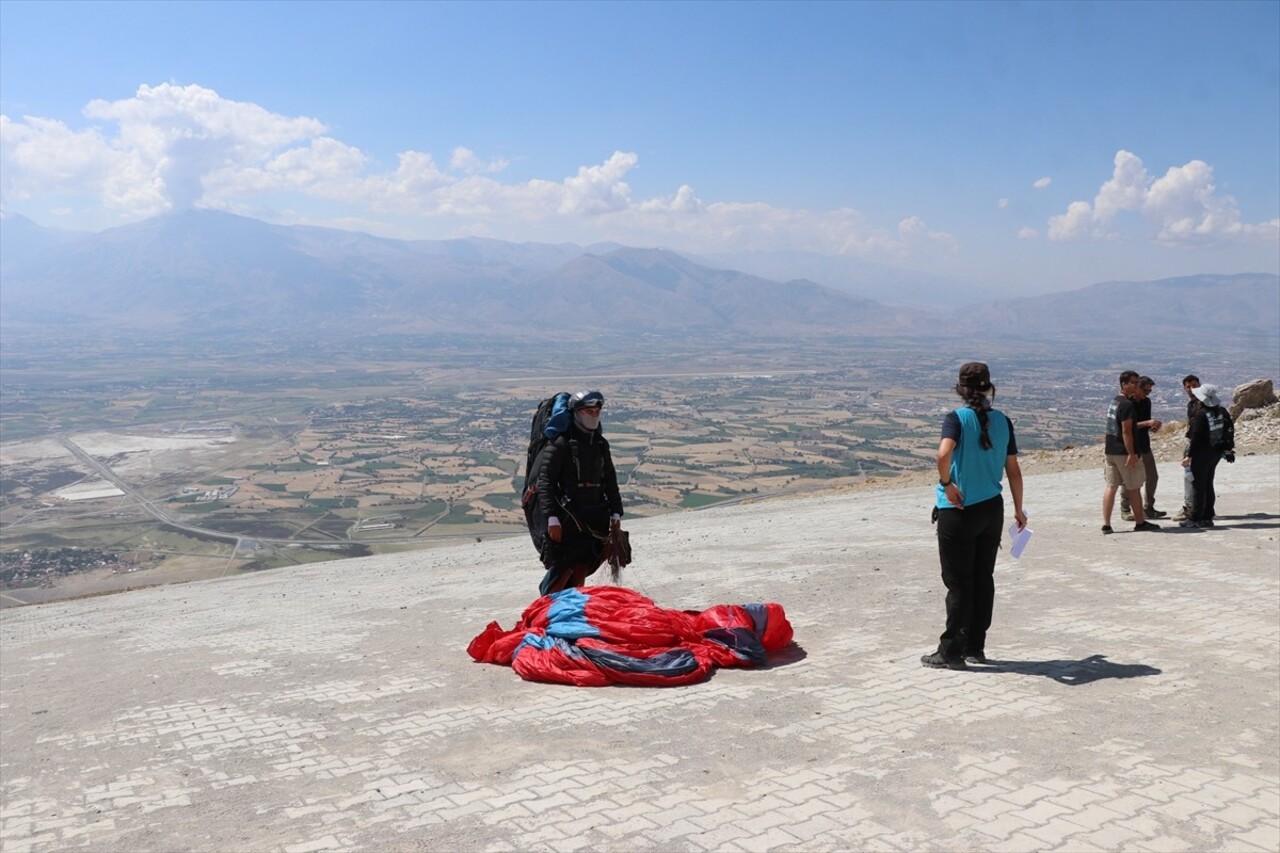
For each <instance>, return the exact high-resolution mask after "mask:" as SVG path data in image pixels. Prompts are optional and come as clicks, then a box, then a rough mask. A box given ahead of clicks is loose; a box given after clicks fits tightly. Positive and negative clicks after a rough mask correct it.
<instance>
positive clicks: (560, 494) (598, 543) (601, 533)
mask: <svg viewBox="0 0 1280 853" xmlns="http://www.w3.org/2000/svg"><path fill="white" fill-rule="evenodd" d="M603 405H604V395H603V394H601V393H600V392H599V391H579V392H578V393H576V394H574V395H573V396H572V397H571V398H570V400H569V409H570V411H571V412H572V414H573V422H572V424H571V425H570V427H569V429H568V430H566V431H565V432H564V433H563V434H561V435H560V436H558V437H557V438H556V439H555V440H554V441H552V442H551V443H550V444H548V445H547V447H546V448H545V449H544V451H543V452H544V453H546V454H547V458H546V461H545V462H544V463H543V465H542V467H541V468H540V470H539V471H538V502H539V510H540V514H541V516H542V517H543V518H545V519H546V520H547V535H546V543H545V546H544V547H543V550H542V563H543V565H545V566H546V568H547V573H546V575H545V576H544V577H543V579H542V584H541V585H540V586H539V590H540V591H541V593H542V594H543V595H549V594H551V593H553V592H559V591H560V590H562V589H567V588H569V587H576V586H582V585H583V584H584V583H585V582H586V579H587V577H588V576H589V575H591V574H594V573H595V571H596V569H598V568H600V564H601V562H603V560H604V545H605V542H606V541H607V540H608V538H609V533H610V531H611V530H612V529H614V528H619V527H620V526H621V524H622V496H621V495H620V494H619V492H618V474H617V472H616V471H615V470H614V467H613V457H612V456H611V455H610V453H609V442H608V441H606V440H605V437H604V436H603V435H602V434H601V432H600V409H601V407H602V406H603Z"/></svg>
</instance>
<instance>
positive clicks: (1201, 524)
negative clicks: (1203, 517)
mask: <svg viewBox="0 0 1280 853" xmlns="http://www.w3.org/2000/svg"><path fill="white" fill-rule="evenodd" d="M1200 526H1201V527H1213V522H1212V521H1202V522H1200Z"/></svg>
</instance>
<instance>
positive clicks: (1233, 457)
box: [1222, 450, 1236, 462]
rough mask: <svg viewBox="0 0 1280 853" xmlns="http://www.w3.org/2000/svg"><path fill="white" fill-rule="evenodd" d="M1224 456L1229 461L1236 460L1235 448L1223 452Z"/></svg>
mask: <svg viewBox="0 0 1280 853" xmlns="http://www.w3.org/2000/svg"><path fill="white" fill-rule="evenodd" d="M1222 458H1223V459H1225V460H1227V462H1235V461H1236V452H1235V451H1234V450H1228V451H1227V452H1226V453H1224V454H1222Z"/></svg>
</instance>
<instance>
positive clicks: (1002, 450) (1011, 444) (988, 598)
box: [920, 361, 1027, 669]
mask: <svg viewBox="0 0 1280 853" xmlns="http://www.w3.org/2000/svg"><path fill="white" fill-rule="evenodd" d="M955 390H956V393H957V394H959V395H960V397H961V398H962V399H963V400H964V404H963V405H962V406H960V407H959V408H957V409H956V410H955V411H952V412H949V413H947V416H946V417H945V418H944V419H943V421H942V440H941V441H940V442H939V443H938V457H937V462H938V487H937V489H936V490H935V493H934V510H933V512H934V520H935V521H936V522H937V524H938V558H939V560H940V562H941V563H942V582H943V583H944V584H946V587H947V627H946V630H945V631H943V632H942V636H941V637H939V638H938V650H937V651H935V652H934V653H933V654H928V655H925V656H924V657H922V658H920V662H921V663H922V664H924V665H925V666H927V667H932V668H934V669H941V668H947V669H968V664H970V663H986V662H987V653H986V643H987V629H988V628H990V627H991V613H992V610H993V608H994V605H995V597H996V583H995V569H996V552H997V551H999V550H1000V536H1001V534H1002V532H1003V530H1004V497H1003V496H1002V495H1001V494H1000V493H1001V491H1002V487H1001V484H1000V481H1001V479H1002V477H1005V476H1007V477H1008V478H1009V494H1010V495H1012V497H1013V517H1014V518H1015V519H1016V520H1017V522H1018V527H1019V528H1023V527H1026V526H1027V514H1026V513H1025V512H1023V511H1022V469H1021V468H1020V467H1019V466H1018V443H1017V441H1015V440H1014V437H1013V424H1012V423H1011V422H1010V421H1009V419H1008V418H1007V417H1005V414H1004V413H1003V412H1001V411H999V410H998V409H993V408H991V398H992V397H994V396H995V393H996V386H994V385H992V384H991V372H990V370H988V369H987V366H986V365H985V364H983V363H982V362H980V361H971V362H969V363H968V364H966V365H964V366H963V367H961V368H960V381H959V382H957V383H956V386H955Z"/></svg>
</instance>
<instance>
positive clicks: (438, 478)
mask: <svg viewBox="0 0 1280 853" xmlns="http://www.w3.org/2000/svg"><path fill="white" fill-rule="evenodd" d="M375 344H376V346H375ZM8 345H9V342H6V346H8ZM183 347H184V350H185V351H188V358H187V359H186V360H185V361H182V362H181V363H182V364H184V365H187V366H186V367H184V368H182V369H180V370H172V369H170V370H160V369H159V368H156V367H154V366H153V365H151V363H150V362H149V361H148V358H159V359H164V358H168V359H169V360H170V363H177V362H175V361H173V359H174V358H175V354H174V353H168V354H167V355H166V354H165V353H164V352H163V351H161V352H159V353H157V352H151V353H149V355H148V357H145V358H141V359H140V358H139V357H138V355H137V354H136V353H133V352H129V351H127V348H126V351H115V352H113V351H112V350H111V349H110V348H103V349H100V350H95V351H93V352H92V353H85V354H84V360H83V361H77V360H76V359H75V358H73V357H70V356H67V355H66V354H63V358H62V359H61V360H59V359H55V358H54V357H53V356H52V355H51V354H49V353H48V352H46V351H44V350H40V349H39V348H38V347H37V348H33V349H31V350H30V351H28V352H27V353H26V354H25V356H24V357H23V358H21V359H18V360H17V362H16V363H17V364H19V367H18V368H13V367H11V366H10V365H11V364H13V363H15V362H14V360H13V359H9V360H8V361H6V362H4V363H3V367H4V369H3V371H0V379H2V380H3V382H0V394H2V395H3V402H4V406H3V412H2V413H0V437H2V438H3V441H2V442H0V461H2V462H3V465H2V470H0V538H2V541H0V552H5V553H11V554H20V553H21V552H28V551H31V550H32V549H64V548H83V549H91V550H93V549H96V550H105V551H109V552H113V553H126V552H127V553H128V554H130V555H132V556H131V557H130V559H131V560H134V563H135V564H136V566H137V567H138V568H137V569H136V570H130V571H128V572H124V573H121V572H118V571H117V572H115V574H114V575H112V576H111V577H107V578H103V579H101V582H100V583H98V584H97V587H95V588H94V591H109V589H110V588H114V587H122V586H124V585H125V584H126V583H127V584H129V585H140V584H143V583H148V582H157V583H163V582H170V578H171V577H179V576H180V577H181V578H183V579H188V578H190V577H198V576H216V575H225V574H232V573H239V572H245V571H256V570H261V569H267V568H273V567H278V566H283V565H296V564H299V563H303V562H309V561H314V560H326V559H336V558H341V557H349V556H358V555H362V554H371V553H383V552H386V551H392V550H404V549H413V548H422V547H430V546H431V545H432V544H439V543H442V542H451V541H459V540H460V539H466V538H476V537H480V538H483V537H485V536H495V535H513V534H518V535H523V534H524V524H523V517H522V515H521V513H520V508H519V505H518V490H519V489H520V487H521V483H522V480H523V476H524V466H525V448H526V445H527V442H528V430H529V421H530V418H531V416H532V413H533V411H534V409H535V408H536V406H537V403H538V401H539V400H541V399H542V398H543V397H545V396H547V395H549V394H550V393H553V392H554V391H557V390H576V389H578V388H583V387H595V388H599V389H600V390H602V391H603V392H604V394H605V396H606V398H607V403H606V405H605V409H604V417H603V428H604V430H605V434H606V435H607V436H608V438H609V440H610V442H611V444H612V447H613V453H614V459H615V463H616V465H617V468H618V472H619V479H620V482H621V485H622V492H623V498H624V501H625V503H626V505H627V514H628V515H629V516H631V517H636V516H645V515H655V514H660V513H667V512H677V511H689V510H698V509H702V508H705V507H710V506H714V505H717V504H722V503H725V502H729V501H738V500H758V499H762V498H766V497H770V496H777V495H784V494H793V493H798V492H804V491H811V490H815V489H823V488H832V487H841V486H849V485H857V484H861V483H865V482H867V481H868V480H871V479H882V478H891V477H894V476H896V475H898V474H899V473H902V472H910V471H919V470H924V469H927V468H928V467H929V466H930V465H931V464H932V457H933V454H934V451H935V449H936V447H937V436H938V425H939V422H940V419H941V415H942V414H943V413H944V412H945V411H946V410H947V409H948V408H950V407H951V406H952V405H953V402H954V399H955V398H954V395H953V392H952V391H951V384H952V382H953V381H954V380H953V376H954V370H955V366H956V364H957V359H956V358H955V357H953V356H952V355H950V354H937V353H934V352H933V351H932V349H931V348H930V347H929V346H927V345H926V344H924V343H922V342H918V341H898V342H893V341H884V340H879V341H876V342H875V345H874V347H872V346H870V345H868V346H865V347H863V346H860V345H859V344H858V343H857V342H821V341H806V342H760V341H756V342H741V341H737V342H734V341H697V342H690V341H685V340H665V339H664V340H645V341H628V340H625V339H618V340H594V341H592V342H590V344H589V345H587V346H584V347H583V348H582V352H581V353H580V354H581V356H582V358H583V364H584V365H585V366H586V369H583V370H579V371H567V370H563V369H556V370H549V369H535V368H530V367H529V366H527V365H524V364H522V363H521V356H522V354H521V353H519V352H517V351H511V350H508V351H503V350H502V349H501V348H495V345H494V344H493V343H492V342H487V343H484V344H477V343H474V342H472V343H467V342H458V341H450V342H440V341H434V342H429V341H423V340H417V339H412V340H401V339H387V340H384V339H379V340H377V341H376V342H372V341H371V342H368V344H367V345H364V346H361V345H356V344H348V345H347V347H346V348H345V349H344V348H342V347H339V346H337V345H335V347H334V348H333V349H331V350H314V349H311V348H305V347H304V348H301V349H298V350H283V349H282V350H281V351H279V352H277V353H275V354H274V355H272V354H270V353H268V354H267V355H265V356H263V357H261V358H256V359H253V360H245V359H243V358H242V357H239V356H237V357H232V355H230V354H227V353H221V352H219V351H217V350H216V349H211V350H210V351H207V352H201V353H198V355H199V357H190V356H191V354H190V352H189V350H191V348H192V345H191V343H190V342H183ZM5 355H6V356H8V353H7V352H6V353H5ZM999 356H1000V353H998V352H997V353H994V354H992V355H988V356H987V358H988V360H989V361H990V362H991V364H992V369H993V374H994V377H995V380H996V384H997V388H998V393H997V401H996V402H997V405H999V406H1000V407H1001V408H1003V409H1004V410H1005V411H1006V412H1007V413H1008V414H1009V415H1010V416H1011V417H1012V418H1013V419H1014V421H1015V424H1016V429H1017V433H1018V439H1019V444H1020V446H1021V447H1023V448H1025V449H1036V448H1059V447H1064V446H1070V445H1072V444H1077V443H1086V444H1087V443H1093V442H1094V441H1096V440H1097V435H1098V432H1099V430H1100V416H1101V412H1102V411H1103V410H1104V409H1105V406H1106V402H1107V401H1108V400H1109V399H1110V397H1111V395H1112V394H1113V393H1114V392H1113V390H1112V385H1113V384H1114V377H1113V376H1112V373H1114V372H1116V371H1115V370H1114V368H1113V367H1112V366H1111V364H1110V362H1109V361H1108V360H1107V359H1108V358H1109V357H1108V356H1106V355H1105V354H1099V355H1097V356H1089V355H1088V354H1080V353H1077V354H1075V355H1073V356H1072V358H1070V359H1067V358H1064V357H1062V356H1061V355H1057V354H1055V353H1051V352H1047V351H1045V352H1037V351H1036V349H1035V347H1033V346H1030V345H1027V344H1023V345H1022V347H1021V349H1020V350H1019V351H1018V352H1009V353H1007V354H1006V355H1004V356H1003V357H999ZM1161 358H1162V357H1160V356H1155V355H1153V356H1150V357H1149V359H1148V361H1149V364H1139V365H1138V368H1139V369H1142V370H1144V371H1146V372H1149V373H1151V374H1152V375H1154V376H1157V377H1160V378H1159V379H1158V386H1157V400H1156V404H1157V411H1160V408H1161V407H1164V408H1165V409H1169V410H1172V412H1173V413H1175V414H1176V412H1177V411H1178V410H1180V409H1181V408H1182V406H1183V403H1182V400H1181V397H1180V395H1181V389H1180V388H1179V387H1178V386H1177V382H1176V379H1177V375H1179V374H1180V372H1181V371H1182V370H1183V369H1184V368H1183V367H1182V366H1181V365H1180V364H1178V363H1177V361H1176V359H1167V358H1166V359H1165V360H1161ZM68 359H70V367H66V366H62V367H60V366H59V365H64V363H65V362H67V360H68ZM1265 367H1266V366H1265V365H1252V364H1250V363H1249V362H1248V359H1247V357H1245V356H1240V357H1237V361H1236V362H1232V363H1231V364H1230V370H1232V371H1234V374H1235V375H1239V376H1240V378H1239V380H1238V381H1244V380H1245V379H1247V378H1254V377H1253V376H1252V375H1249V374H1250V373H1251V372H1257V371H1260V370H1265ZM1204 372H1207V371H1204ZM94 375H111V376H114V377H116V379H114V380H113V381H112V382H109V383H104V382H99V381H94V380H93V379H92V378H91V377H92V376H94ZM1259 375H1263V374H1259ZM1162 393H1163V396H1160V395H1161V394H1162ZM138 555H143V556H138ZM72 574H74V573H72ZM86 574H88V575H92V574H93V571H88V572H87V573H86ZM124 575H127V577H124ZM31 580H32V579H31V578H30V577H25V576H24V577H23V578H18V579H11V581H10V582H8V583H7V584H6V586H7V587H8V589H6V590H4V599H3V600H4V601H6V602H7V603H15V602H18V601H23V602H25V601H31V600H44V599H47V598H49V597H56V596H57V594H58V590H57V587H59V586H66V587H68V588H72V587H74V588H75V589H77V590H81V591H80V592H77V593H76V594H84V593H83V591H82V587H83V583H81V584H79V585H77V584H71V583H70V582H69V579H68V576H67V573H58V572H53V573H51V574H50V575H49V576H48V577H47V578H45V580H47V581H48V583H43V582H41V583H36V584H32V582H31ZM81 580H83V578H82V579H81ZM35 588H38V590H39V592H38V594H37V592H36V591H34V589H35ZM98 588H101V589H98Z"/></svg>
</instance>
